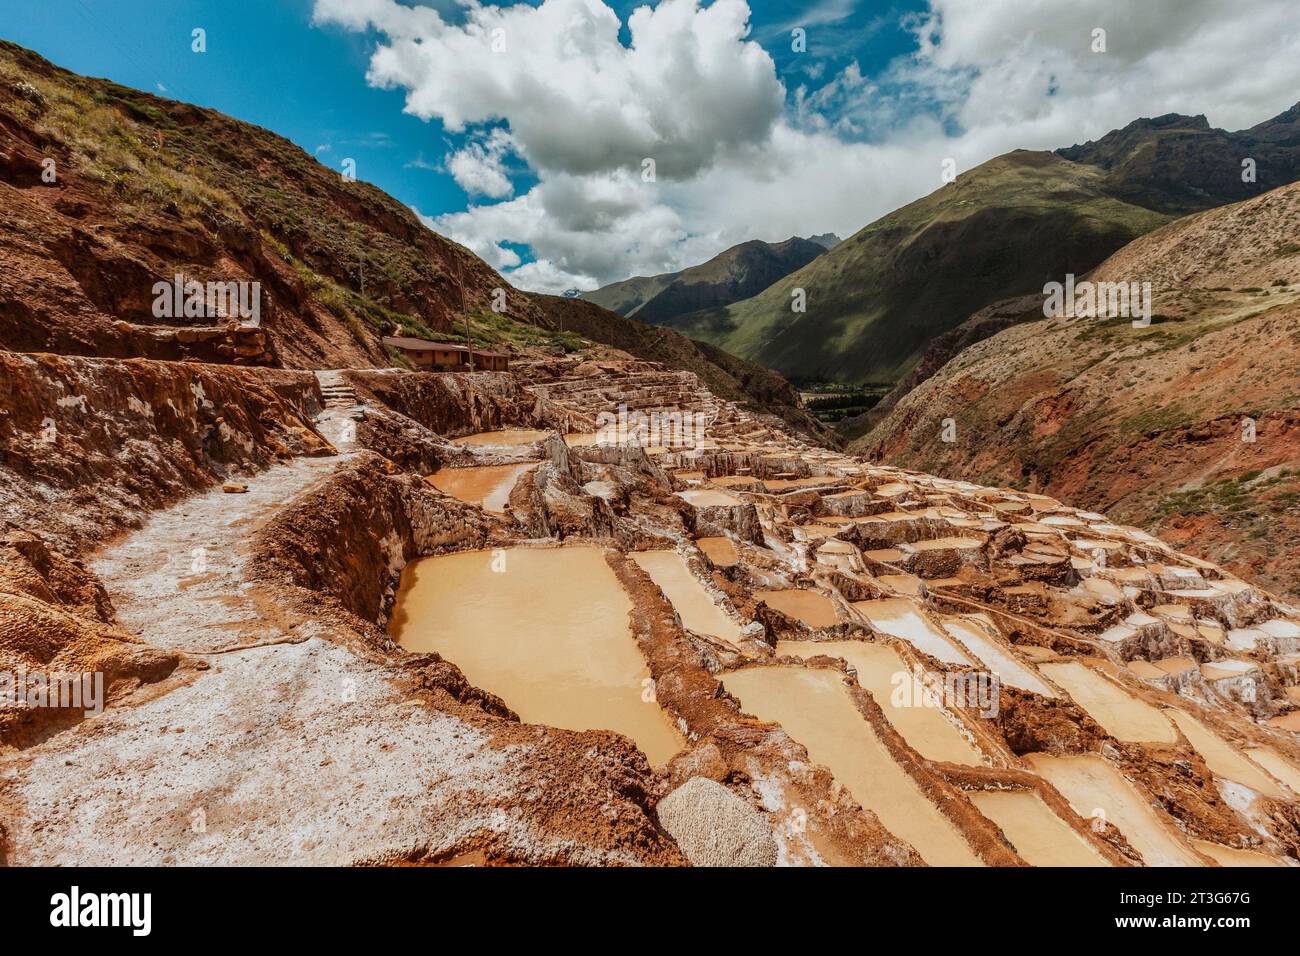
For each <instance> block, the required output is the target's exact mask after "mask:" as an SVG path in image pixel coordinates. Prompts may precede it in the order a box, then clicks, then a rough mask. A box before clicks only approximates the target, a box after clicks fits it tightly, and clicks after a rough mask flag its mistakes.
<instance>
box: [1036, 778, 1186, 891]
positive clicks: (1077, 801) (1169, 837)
mask: <svg viewBox="0 0 1300 956" xmlns="http://www.w3.org/2000/svg"><path fill="white" fill-rule="evenodd" d="M1025 761H1026V762H1027V763H1028V764H1029V765H1030V767H1031V768H1032V769H1033V770H1034V772H1035V773H1037V774H1038V775H1039V776H1040V777H1043V778H1045V779H1046V780H1047V781H1048V782H1049V783H1050V784H1052V786H1054V787H1056V789H1057V790H1059V791H1060V792H1061V796H1063V797H1065V799H1066V800H1067V801H1069V804H1070V808H1071V809H1072V810H1074V812H1075V813H1077V814H1078V815H1079V816H1081V817H1083V818H1084V819H1085V820H1092V819H1094V818H1096V817H1102V818H1104V819H1105V820H1107V821H1108V822H1110V823H1112V824H1114V825H1115V826H1116V827H1118V828H1119V831H1120V832H1121V833H1123V834H1124V836H1125V838H1126V839H1127V840H1128V842H1129V843H1130V844H1131V845H1132V847H1133V849H1135V850H1137V851H1138V852H1139V853H1141V854H1142V859H1143V860H1144V861H1145V863H1146V865H1147V866H1203V865H1204V864H1202V863H1201V861H1200V860H1198V859H1197V858H1196V856H1195V855H1194V854H1193V853H1192V852H1191V850H1189V849H1188V848H1187V847H1186V846H1185V845H1184V844H1183V843H1182V842H1181V841H1180V840H1179V839H1178V838H1177V837H1175V836H1174V834H1173V831H1172V830H1171V829H1170V828H1169V826H1168V825H1166V824H1165V823H1164V822H1163V821H1162V820H1161V819H1160V818H1159V817H1157V816H1156V813H1155V811H1154V810H1152V809H1151V807H1150V806H1149V805H1148V804H1147V801H1146V800H1145V799H1144V798H1143V797H1142V795H1141V794H1140V793H1138V792H1137V791H1136V790H1135V789H1133V786H1132V784H1130V783H1129V782H1128V781H1127V780H1125V779H1124V778H1123V777H1122V776H1120V773H1119V771H1117V770H1116V769H1115V768H1114V767H1113V766H1112V765H1111V764H1109V763H1107V762H1106V760H1105V759H1104V758H1102V757H1099V756H1097V755H1096V754H1085V755H1083V756H1077V757H1052V756H1049V755H1047V754H1029V755H1028V756H1026V757H1025Z"/></svg>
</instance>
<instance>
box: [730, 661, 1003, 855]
mask: <svg viewBox="0 0 1300 956" xmlns="http://www.w3.org/2000/svg"><path fill="white" fill-rule="evenodd" d="M722 683H723V684H724V686H725V687H726V689H727V691H728V692H729V693H731V694H734V695H735V696H736V697H738V698H739V699H740V702H741V709H742V710H744V711H745V712H747V713H750V714H753V715H754V716H756V717H758V718H759V719H760V720H771V721H776V722H777V723H779V724H780V725H781V726H782V727H783V728H784V729H785V731H786V732H787V733H788V734H790V736H791V737H793V738H794V739H795V740H797V741H799V743H801V744H803V745H804V747H806V748H807V750H808V756H809V757H810V758H811V759H812V761H813V762H814V763H818V764H821V765H823V766H825V767H827V768H829V769H830V771H831V773H832V774H833V775H834V777H835V779H836V780H837V781H839V782H840V783H841V784H843V785H844V786H845V787H847V788H848V789H849V792H850V793H852V794H853V797H854V799H856V800H857V801H858V802H859V803H860V804H862V806H863V807H865V808H867V809H868V810H871V811H873V812H874V813H875V814H876V816H877V817H879V818H880V822H881V823H882V824H883V825H884V827H885V829H887V830H888V831H889V832H890V833H892V834H894V835H895V836H897V837H900V838H901V839H904V840H906V841H907V842H908V843H910V844H912V846H913V847H914V848H915V849H916V852H917V853H919V854H920V855H921V858H922V859H924V860H925V862H926V863H929V864H930V865H931V866H981V865H983V864H982V863H981V862H980V860H979V857H977V856H976V855H975V852H974V851H973V850H972V849H971V848H970V845H969V844H967V843H966V841H965V840H964V839H963V838H962V836H961V834H960V833H959V832H958V831H957V828H956V827H955V826H954V825H953V824H952V822H951V821H950V820H949V819H948V818H947V817H945V816H944V815H943V814H942V813H940V812H939V808H938V807H936V806H935V805H934V804H933V803H931V802H930V800H929V799H928V798H927V797H926V796H925V794H924V793H922V792H921V788H920V787H919V786H918V785H917V783H916V781H915V780H913V779H912V778H911V777H910V776H908V775H907V773H905V772H904V771H903V768H902V767H900V766H899V765H898V764H897V763H896V762H895V760H894V758H893V757H892V756H891V755H890V753H889V751H888V750H886V749H885V746H884V744H882V743H881V742H880V738H878V737H877V736H876V733H875V731H874V730H872V729H871V725H870V724H868V723H867V722H866V720H864V719H863V717H862V715H861V714H860V713H858V710H857V708H856V707H855V706H854V705H853V702H852V701H851V700H850V699H849V695H848V693H847V692H846V690H845V687H844V685H843V682H842V681H841V680H840V675H839V674H838V673H837V672H835V671H830V670H817V669H810V668H804V667H751V668H747V669H745V670H739V671H731V672H730V673H728V674H726V675H724V676H723V678H722Z"/></svg>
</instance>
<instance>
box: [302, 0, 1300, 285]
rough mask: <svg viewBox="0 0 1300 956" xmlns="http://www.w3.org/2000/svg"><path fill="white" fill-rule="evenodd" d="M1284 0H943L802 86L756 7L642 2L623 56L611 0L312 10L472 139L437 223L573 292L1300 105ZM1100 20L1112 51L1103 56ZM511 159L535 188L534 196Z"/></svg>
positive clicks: (378, 71) (836, 16)
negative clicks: (1136, 140)
mask: <svg viewBox="0 0 1300 956" xmlns="http://www.w3.org/2000/svg"><path fill="white" fill-rule="evenodd" d="M1293 2H1294V0H1142V2H1141V3H1122V2H1116V0H931V2H930V5H929V8H928V10H927V12H926V13H924V14H922V15H920V16H915V17H913V18H911V19H910V20H909V21H908V22H907V26H908V27H909V28H910V29H912V30H914V31H915V34H916V36H917V38H918V42H919V47H920V48H919V50H918V52H917V53H916V54H915V55H913V56H908V57H902V58H899V59H898V60H896V61H894V62H893V63H888V64H883V63H869V62H865V61H854V62H852V63H849V64H848V65H847V66H845V67H843V68H841V69H840V70H838V71H834V70H832V71H825V72H824V73H822V72H820V71H818V70H816V69H808V68H804V69H803V70H801V71H799V72H798V74H797V75H800V76H803V77H804V82H805V83H807V82H817V83H820V85H819V86H816V87H815V88H811V89H809V88H804V87H799V88H796V89H793V90H787V89H786V87H785V86H784V84H783V83H782V82H781V80H780V79H779V77H778V76H777V72H776V66H775V64H774V62H773V60H772V58H771V57H770V56H769V55H768V53H767V52H766V51H765V50H764V49H763V47H762V46H760V45H759V43H758V42H756V41H755V40H754V39H753V37H752V35H751V24H750V10H749V8H748V6H747V5H746V4H745V2H743V0H713V2H712V3H709V4H707V5H705V4H702V3H701V2H699V0H661V2H659V3H658V4H655V5H653V6H651V5H646V6H641V7H638V8H636V10H635V11H634V12H633V13H632V14H631V15H630V16H629V18H628V21H627V24H626V26H627V31H628V33H627V35H628V37H629V42H628V43H627V44H624V43H623V42H621V41H620V39H619V28H620V23H619V19H618V16H617V15H616V14H615V12H614V11H613V10H612V9H611V8H610V7H609V6H607V5H606V4H605V3H603V2H601V0H543V2H542V3H540V4H539V5H538V6H536V7H534V6H529V5H527V4H522V3H521V4H517V5H513V6H490V5H483V4H480V3H478V2H476V0H463V2H462V3H461V4H460V6H459V9H458V10H453V8H452V7H450V6H449V5H448V3H447V2H446V0H444V2H442V3H441V4H440V6H441V7H442V8H443V9H444V10H453V12H450V13H446V14H444V13H443V12H439V10H436V9H433V8H431V7H428V6H405V5H403V4H399V3H397V2H395V0H316V3H315V9H314V19H315V21H316V22H317V23H322V24H324V23H331V24H336V25H339V26H342V27H344V28H347V29H350V30H356V31H366V30H374V31H376V32H377V33H378V34H379V35H380V36H381V37H382V39H381V41H380V42H379V43H378V45H377V47H376V49H375V51H374V54H373V56H372V58H371V61H370V65H369V69H368V72H367V80H368V82H370V83H371V84H373V85H375V86H379V87H383V88H390V89H401V90H404V91H405V94H406V105H405V109H406V111H407V112H409V113H412V114H414V115H416V116H419V117H421V118H424V119H438V120H440V121H441V122H442V123H443V124H444V126H445V127H446V128H447V129H449V130H451V131H453V132H460V133H464V134H465V136H466V142H465V143H464V145H462V146H461V147H460V148H459V149H457V150H455V151H454V152H453V153H451V154H450V155H449V156H448V157H447V158H446V161H445V165H446V167H447V170H448V171H449V172H450V173H451V175H452V176H453V177H454V178H455V179H456V181H457V182H458V183H459V184H460V185H461V186H462V188H464V189H465V190H466V191H467V192H468V193H470V194H471V197H472V198H471V204H470V205H469V207H468V208H467V209H465V210H464V211H462V212H456V213H450V214H447V215H442V216H438V217H434V218H432V219H426V221H427V222H428V223H429V224H430V225H431V227H433V228H435V229H437V230H439V231H441V232H444V233H446V234H449V235H451V236H452V237H453V238H455V239H457V240H458V241H460V242H463V243H465V244H466V245H467V246H468V247H469V248H471V249H473V250H474V251H475V252H476V253H478V254H479V255H482V256H484V258H486V259H487V260H488V261H489V262H491V263H492V264H493V265H494V266H495V267H497V268H498V269H501V270H503V271H504V273H505V274H506V275H507V277H508V278H509V279H510V280H511V281H512V282H515V283H516V284H518V285H520V286H522V287H526V288H534V289H539V290H544V291H559V290H562V289H564V288H568V287H571V286H577V287H579V288H592V287H594V286H595V285H598V284H602V283H605V282H609V281H614V280H617V279H621V278H626V277H628V276H630V275H637V274H641V275H646V274H653V273H657V272H663V271H669V270H674V269H679V268H683V267H685V266H687V265H691V264H694V263H696V262H700V261H702V260H704V259H707V258H708V257H709V256H711V255H714V254H716V253H717V252H719V251H721V250H722V249H724V248H726V247H727V246H729V245H732V244H734V243H736V242H741V241H744V240H747V239H752V238H759V239H766V240H780V239H784V238H787V237H788V236H790V235H793V234H800V235H809V234H813V233H819V232H824V231H828V230H829V231H834V232H837V233H839V234H840V235H842V236H848V235H850V234H852V233H853V232H855V231H857V230H858V229H859V228H861V227H862V226H864V225H866V224H867V223H869V222H870V221H872V220H873V219H875V218H878V217H879V216H881V215H883V214H885V213H887V212H889V211H890V210H891V209H894V208H896V207H898V206H899V205H902V204H903V203H906V202H909V201H911V200H913V199H916V198H918V197H920V196H922V195H924V194H926V193H928V192H930V191H932V190H933V189H936V188H938V187H939V186H940V185H941V179H940V174H941V169H942V166H941V164H942V163H943V161H944V160H945V159H946V158H950V157H951V158H953V159H955V160H956V161H957V164H958V168H959V169H963V170H964V169H969V168H970V167H972V166H974V165H977V164H978V163H981V162H983V161H985V160H987V159H990V158H992V157H993V156H996V155H998V154H1000V153H1003V152H1006V151H1008V150H1010V149H1014V148H1017V147H1023V148H1028V149H1051V148H1055V147H1059V146H1068V145H1071V144H1073V143H1076V142H1082V141H1084V140H1087V139H1092V138H1096V137H1098V136H1100V135H1103V134H1104V133H1106V132H1107V131H1108V130H1110V129H1112V128H1115V127H1117V126H1122V125H1125V124H1126V123H1128V122H1130V121H1131V120H1133V119H1136V118H1138V117H1139V116H1154V115H1159V114H1162V113H1167V112H1182V113H1193V114H1195V113H1205V114H1206V115H1207V116H1208V118H1209V120H1210V122H1211V123H1212V124H1214V125H1218V126H1223V127H1226V128H1229V129H1237V128H1241V127H1244V126H1250V125H1254V124H1255V123H1257V122H1260V121H1262V120H1264V119H1267V118H1268V117H1270V116H1272V115H1275V114H1276V113H1278V112H1281V111H1282V110H1283V109H1286V108H1287V107H1289V106H1290V105H1292V104H1293V103H1294V102H1295V99H1296V98H1297V96H1298V95H1300V94H1298V92H1297V91H1300V30H1297V28H1296V20H1295V16H1294V6H1293ZM853 9H854V5H853V4H852V3H851V2H850V0H821V2H818V3H814V4H812V5H811V6H810V7H809V9H808V10H807V11H805V16H806V18H807V23H808V25H809V26H808V29H809V39H810V43H809V48H810V50H813V51H815V50H816V49H818V47H819V42H820V40H819V35H818V34H817V31H818V30H838V29H845V30H850V29H858V28H859V26H860V25H859V24H855V20H860V19H861V18H862V16H863V15H864V14H863V12H862V11H861V10H858V11H857V12H852V11H853ZM796 19H797V18H796ZM1098 29H1102V30H1104V31H1105V37H1106V52H1104V53H1097V52H1094V51H1093V49H1092V47H1093V40H1094V31H1096V30H1098ZM821 39H822V40H825V39H828V38H827V37H821ZM783 42H784V41H783ZM824 45H825V46H828V47H829V46H831V45H833V44H830V43H826V44H824ZM807 55H809V56H812V55H813V54H812V53H809V54H807ZM791 75H795V74H791ZM816 76H820V77H821V79H820V80H816V81H814V80H813V79H812V78H813V77H816ZM647 157H648V158H652V159H654V161H655V173H656V176H655V180H654V181H649V182H648V181H646V180H645V179H643V177H642V175H641V169H642V160H643V159H645V158H647ZM511 162H514V163H518V164H520V165H521V166H526V168H527V169H528V171H529V172H530V173H531V174H532V176H533V177H535V179H536V183H535V184H534V185H532V187H531V188H530V189H529V190H528V191H527V192H525V193H523V194H522V195H515V194H514V189H513V187H512V185H511V178H510V169H509V168H508V164H509V163H511ZM473 197H479V198H473ZM485 200H488V201H485ZM490 200H496V201H490ZM507 243H508V244H521V245H527V246H529V247H531V249H532V250H533V253H534V255H535V256H536V258H537V261H536V262H530V263H527V264H524V263H522V261H521V259H520V256H519V255H518V253H517V252H515V251H514V250H513V249H512V248H510V246H509V245H505V244H507Z"/></svg>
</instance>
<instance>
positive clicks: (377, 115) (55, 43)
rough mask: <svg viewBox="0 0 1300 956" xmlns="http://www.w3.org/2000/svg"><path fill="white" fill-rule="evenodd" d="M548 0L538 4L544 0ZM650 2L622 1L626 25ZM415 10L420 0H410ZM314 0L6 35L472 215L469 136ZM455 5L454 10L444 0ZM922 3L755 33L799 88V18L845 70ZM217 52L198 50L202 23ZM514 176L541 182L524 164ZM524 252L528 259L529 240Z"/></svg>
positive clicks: (44, 8) (758, 18) (777, 11)
mask: <svg viewBox="0 0 1300 956" xmlns="http://www.w3.org/2000/svg"><path fill="white" fill-rule="evenodd" d="M538 2H540V0H536V2H534V4H533V5H534V6H536V5H537V3H538ZM643 3H644V0H641V2H635V0H620V2H615V3H612V4H610V6H612V8H613V9H614V11H615V12H616V13H617V14H618V15H619V18H620V19H621V20H623V21H624V24H625V25H624V28H623V30H622V34H621V35H622V37H623V39H624V41H625V42H626V41H627V28H626V20H627V16H628V14H629V13H631V11H632V10H633V9H634V8H635V7H636V6H639V5H642V4H643ZM407 5H411V6H413V5H414V4H410V3H408V4H407ZM312 6H313V2H312V0H221V2H213V0H207V2H204V0H0V36H3V37H4V38H5V39H8V40H12V41H14V42H16V43H19V44H21V45H23V46H26V47H29V48H31V49H33V50H35V51H36V52H38V53H40V54H41V55H42V56H44V57H46V58H47V59H49V60H51V61H52V62H54V63H56V64H58V65H59V66H63V67H66V68H68V69H71V70H74V71H75V72H78V73H83V74H87V75H91V76H102V77H107V78H109V79H111V80H114V81H116V82H118V83H122V84H124V85H127V86H132V87H135V88H137V89H141V90H147V91H149V92H151V93H157V94H158V95H160V96H168V97H172V98H175V99H181V100H186V101H188V102H192V103H196V104H199V105H202V106H209V107H212V108H214V109H218V110H221V111H222V112H224V113H228V114H229V115H231V116H234V117H237V118H239V119H242V120H247V121H249V122H252V123H256V124H258V125H259V126H264V127H266V128H268V129H271V130H274V131H275V132H277V133H279V134H280V135H282V136H285V137H287V138H289V139H291V140H292V141H293V142H295V143H297V144H298V145H299V146H301V147H302V148H303V149H305V150H306V151H307V152H309V153H313V154H314V155H316V157H317V158H318V159H319V160H320V161H321V162H323V163H326V164H327V165H332V166H336V167H337V165H338V164H339V162H340V161H341V160H342V159H343V158H345V157H351V158H353V159H355V160H356V162H357V175H358V177H359V178H362V179H365V180H368V181H370V182H372V183H374V184H376V185H377V186H379V187H380V188H382V189H384V190H385V191H387V192H389V193H391V194H392V195H393V196H395V197H396V198H398V199H400V200H401V201H403V202H405V203H407V204H408V205H411V206H414V207H416V208H418V209H419V210H420V211H421V212H422V213H424V214H426V215H428V216H430V217H436V216H439V215H442V214H445V213H451V212H458V211H461V210H464V209H465V208H466V207H467V205H468V204H469V201H470V198H471V197H470V196H469V195H468V194H467V193H466V192H465V190H464V189H462V188H461V187H460V186H458V185H457V183H456V182H455V181H454V180H453V179H452V177H451V176H450V175H448V174H447V173H446V172H445V171H444V170H443V169H442V167H443V158H444V156H445V155H446V154H447V153H448V152H450V151H453V150H454V149H456V148H457V147H459V146H460V145H461V144H462V143H463V142H464V140H465V136H464V135H463V134H451V133H448V132H447V131H446V130H445V129H444V127H443V124H442V123H441V122H440V121H439V120H438V119H437V118H433V119H430V120H427V121H426V120H422V119H418V118H416V117H413V116H410V115H408V114H405V113H403V112H402V105H403V102H404V99H405V97H404V94H403V93H402V92H401V91H399V90H380V89H375V88H372V87H371V86H369V85H367V83H366V80H365V74H366V66H367V63H368V61H369V58H370V55H371V53H372V52H373V51H374V49H375V46H376V43H377V40H378V36H377V34H376V33H375V31H373V30H368V31H366V32H352V31H348V30H344V29H341V28H339V27H337V26H331V25H322V26H313V24H312ZM435 6H441V7H443V9H446V10H454V7H453V6H452V5H451V4H446V3H443V4H435ZM922 6H923V4H922V3H919V2H911V3H908V2H899V3H895V2H886V3H872V2H859V3H853V2H851V0H845V2H837V0H813V2H772V3H763V2H758V0H756V2H754V3H753V4H751V10H752V13H753V36H754V39H756V40H757V41H758V42H760V43H762V44H763V46H764V48H765V49H767V50H768V52H769V53H770V54H771V55H772V56H773V59H774V60H775V62H776V66H777V72H778V75H780V76H781V77H783V78H785V79H786V82H787V83H788V85H789V86H790V87H791V88H792V89H793V88H795V87H797V86H798V85H799V84H800V83H801V82H804V83H806V82H808V81H809V79H808V77H807V76H805V75H804V74H803V72H802V71H803V70H804V69H805V67H806V58H801V57H799V56H797V55H795V54H794V53H792V52H791V50H790V39H789V32H788V31H789V29H790V27H789V24H794V23H802V22H809V21H812V22H814V23H815V24H816V25H815V26H813V27H811V30H812V37H811V39H810V42H809V52H810V53H812V54H814V55H815V56H817V57H818V60H819V61H820V62H822V66H821V69H822V70H828V72H835V70H836V69H838V67H840V66H842V65H844V64H846V63H848V62H849V61H851V60H853V59H854V58H857V59H859V60H860V61H861V62H862V63H864V64H873V63H880V64H883V63H886V62H888V61H889V60H890V59H892V58H893V57H894V56H896V55H900V54H903V53H906V52H908V51H909V50H910V49H914V48H915V40H914V38H913V37H912V36H911V35H910V34H909V33H906V32H904V31H903V30H901V29H899V28H898V23H899V20H900V18H901V17H902V15H903V14H905V13H906V12H908V10H909V9H919V8H920V7H922ZM195 27H202V28H203V29H204V30H206V33H207V51H206V52H205V53H203V54H196V53H194V52H193V51H192V50H191V31H192V30H193V29H194V28H195ZM512 179H513V180H514V182H515V184H516V187H517V188H520V189H526V188H527V187H528V185H529V184H530V182H531V181H532V177H531V175H530V174H529V171H528V170H527V168H526V166H524V165H523V164H515V165H514V167H513V170H512ZM515 248H516V249H518V250H523V251H524V255H525V256H527V255H529V253H528V249H527V245H526V244H515Z"/></svg>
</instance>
